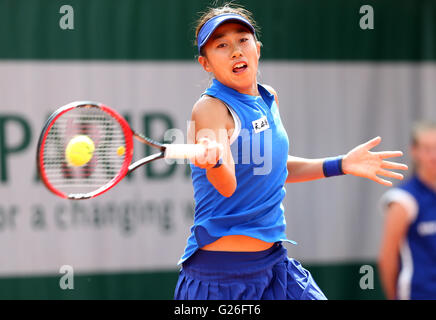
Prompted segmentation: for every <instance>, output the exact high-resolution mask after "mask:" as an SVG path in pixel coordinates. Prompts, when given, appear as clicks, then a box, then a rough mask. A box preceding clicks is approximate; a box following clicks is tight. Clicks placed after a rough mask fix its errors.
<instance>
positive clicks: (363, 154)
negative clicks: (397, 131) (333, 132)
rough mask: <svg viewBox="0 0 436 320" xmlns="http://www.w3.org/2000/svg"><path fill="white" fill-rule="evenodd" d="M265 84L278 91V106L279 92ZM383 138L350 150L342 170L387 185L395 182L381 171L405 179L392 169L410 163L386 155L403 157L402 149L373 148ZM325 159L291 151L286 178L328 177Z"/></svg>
mask: <svg viewBox="0 0 436 320" xmlns="http://www.w3.org/2000/svg"><path fill="white" fill-rule="evenodd" d="M264 86H265V88H266V89H267V90H268V91H269V92H271V93H272V94H274V97H275V101H276V104H277V106H278V104H279V101H278V96H277V92H276V91H275V90H274V89H273V88H272V87H270V86H267V85H264ZM380 142H381V138H380V137H376V138H374V139H371V140H369V141H368V142H365V143H363V144H361V145H358V146H357V147H355V148H353V149H352V150H351V151H349V152H348V153H347V154H346V155H344V156H343V158H342V172H343V173H344V174H351V175H354V176H358V177H363V178H368V179H371V180H373V181H375V182H377V183H380V184H382V185H385V186H392V182H391V181H388V180H385V179H383V178H381V177H379V175H380V176H384V177H388V178H393V179H399V180H402V179H403V175H402V174H400V173H397V172H393V171H390V170H407V169H408V167H407V165H405V164H402V163H396V162H391V161H386V159H388V158H394V157H400V156H402V155H403V153H402V152H401V151H381V152H373V151H370V150H371V149H372V148H374V147H376V146H377V145H378V144H380ZM325 160H326V159H325V158H322V159H306V158H300V157H294V156H291V155H289V156H288V161H287V169H288V176H287V178H286V182H287V183H294V182H303V181H310V180H316V179H322V178H325V174H324V168H323V166H324V162H325Z"/></svg>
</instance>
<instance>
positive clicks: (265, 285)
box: [174, 242, 326, 300]
mask: <svg viewBox="0 0 436 320" xmlns="http://www.w3.org/2000/svg"><path fill="white" fill-rule="evenodd" d="M174 299H175V300H325V299H326V297H325V295H324V294H323V293H322V291H321V289H320V288H319V287H318V285H317V284H316V283H315V281H314V279H313V278H312V275H311V274H310V272H309V271H307V270H306V269H304V268H303V267H302V266H301V264H300V263H299V262H298V261H297V260H295V259H290V258H288V256H287V250H286V248H284V247H283V246H282V244H281V243H280V242H277V243H275V244H274V245H273V246H272V247H271V248H269V249H267V250H264V251H259V252H228V251H206V250H197V251H196V252H195V253H194V254H193V255H192V256H191V257H190V258H189V259H188V260H186V261H185V262H184V263H183V265H182V268H181V270H180V275H179V280H178V282H177V286H176V290H175V294H174Z"/></svg>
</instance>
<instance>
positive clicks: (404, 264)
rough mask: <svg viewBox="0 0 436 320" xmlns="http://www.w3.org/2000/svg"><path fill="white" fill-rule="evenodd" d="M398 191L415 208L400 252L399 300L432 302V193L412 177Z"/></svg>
mask: <svg viewBox="0 0 436 320" xmlns="http://www.w3.org/2000/svg"><path fill="white" fill-rule="evenodd" d="M399 189H402V190H404V191H406V192H408V193H409V194H411V195H412V196H413V198H414V199H415V200H416V204H417V214H416V218H415V219H414V220H413V222H412V223H411V224H410V226H409V230H408V232H407V237H406V241H405V243H404V244H403V247H402V249H401V270H400V274H399V283H398V284H399V294H400V296H399V298H410V299H436V192H435V191H434V190H432V189H430V188H429V187H427V186H426V185H425V184H424V183H422V182H421V181H420V180H419V179H418V177H416V176H414V177H412V178H411V179H410V180H409V181H408V182H407V183H405V184H403V185H402V186H400V187H399Z"/></svg>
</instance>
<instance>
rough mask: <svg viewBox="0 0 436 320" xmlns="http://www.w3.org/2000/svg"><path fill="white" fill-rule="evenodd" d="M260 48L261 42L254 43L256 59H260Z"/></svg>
mask: <svg viewBox="0 0 436 320" xmlns="http://www.w3.org/2000/svg"><path fill="white" fill-rule="evenodd" d="M261 47H262V42H260V41H256V49H257V57H258V59H260V48H261Z"/></svg>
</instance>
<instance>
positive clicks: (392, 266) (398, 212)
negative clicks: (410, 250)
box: [378, 202, 410, 300]
mask: <svg viewBox="0 0 436 320" xmlns="http://www.w3.org/2000/svg"><path fill="white" fill-rule="evenodd" d="M409 224H410V215H409V214H408V213H407V211H406V209H405V208H404V206H403V205H401V204H400V203H398V202H392V203H391V204H390V205H389V206H388V207H387V209H386V211H385V225H384V230H383V237H382V245H381V248H380V253H379V259H378V268H379V274H380V280H381V283H382V286H383V289H384V292H385V295H386V298H387V299H390V300H393V299H395V298H396V297H397V282H398V275H399V256H400V248H401V245H402V244H403V241H404V239H405V238H406V234H407V230H408V227H409Z"/></svg>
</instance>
